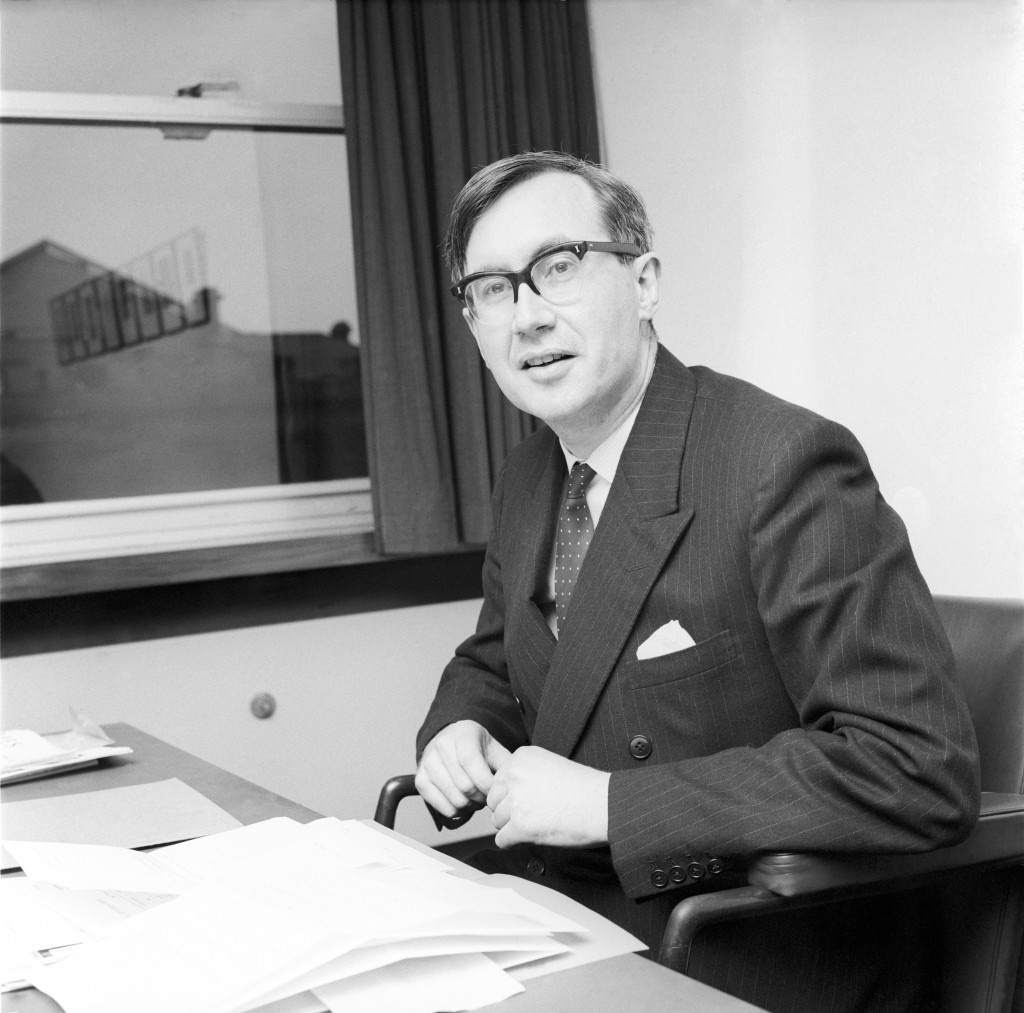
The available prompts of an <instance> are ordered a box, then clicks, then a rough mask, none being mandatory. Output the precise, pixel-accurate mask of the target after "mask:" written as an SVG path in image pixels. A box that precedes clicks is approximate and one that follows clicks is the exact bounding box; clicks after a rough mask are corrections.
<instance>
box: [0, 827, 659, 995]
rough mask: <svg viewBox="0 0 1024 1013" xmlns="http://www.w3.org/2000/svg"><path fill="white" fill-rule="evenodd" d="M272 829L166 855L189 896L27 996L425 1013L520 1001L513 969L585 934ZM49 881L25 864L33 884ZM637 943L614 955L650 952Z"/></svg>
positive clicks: (347, 842)
mask: <svg viewBox="0 0 1024 1013" xmlns="http://www.w3.org/2000/svg"><path fill="white" fill-rule="evenodd" d="M267 824H272V825H273V826H270V827H268V826H267V825H265V824H256V825H255V827H246V828H241V829H239V830H235V831H229V832H227V833H225V834H220V835H217V838H205V839H204V840H203V841H201V842H200V841H194V842H189V844H188V845H176V846H174V847H171V848H166V849H163V851H162V852H158V853H156V854H157V855H160V854H163V855H168V854H169V855H170V859H169V861H168V863H167V866H168V869H172V870H173V874H174V875H176V876H178V877H179V878H180V881H181V882H182V883H184V881H185V880H187V879H189V878H190V877H191V881H192V882H191V885H187V886H185V888H184V890H183V892H182V893H181V894H180V895H178V896H176V897H174V898H173V899H171V900H168V901H167V902H166V903H163V904H161V905H160V906H158V907H153V908H151V909H149V910H146V911H143V912H141V913H140V914H138V915H136V916H134V917H132V918H130V919H127V920H124V921H121V922H120V923H118V924H114V925H111V926H109V927H108V928H107V929H106V930H105V931H104V932H103V933H102V934H101V935H100V936H99V937H94V938H87V939H86V940H85V941H84V942H83V943H82V944H81V945H79V946H77V947H74V948H72V949H71V950H69V952H68V955H67V956H66V957H64V958H63V959H62V960H60V961H59V962H57V963H54V964H52V965H49V966H45V967H37V968H34V969H33V970H32V971H31V972H30V973H29V975H28V978H29V980H30V981H31V982H32V983H33V984H35V985H36V986H37V987H38V988H39V989H40V990H41V991H44V992H46V993H47V994H49V995H50V996H52V997H53V998H54V999H55V1000H56V1001H57V1002H59V1003H60V1004H61V1005H62V1006H63V1007H64V1009H65V1010H66V1013H100V1011H102V1013H119V1011H124V1013H128V1011H132V1013H134V1011H137V1010H139V1009H146V1010H147V1011H149V1013H164V1011H167V1013H172V1011H174V1013H178V1011H180V1010H181V1009H188V1010H190V1011H193V1013H201V1011H204V1010H208V1011H210V1013H242V1011H245V1010H250V1009H255V1008H258V1007H260V1006H263V1005H265V1004H270V1006H269V1007H268V1009H274V1010H278V1009H280V1010H290V1009H305V1008H309V1005H310V1003H311V1002H313V1001H314V1000H315V999H318V1000H319V1001H320V1002H322V1003H323V1004H324V1005H327V1006H328V1007H329V1008H330V1009H335V1008H344V1009H346V1010H349V1009H357V1010H358V1009H375V1010H377V1009H388V1010H389V1011H390V1010H392V1009H395V1010H409V1011H410V1013H420V1011H423V1013H427V1011H430V1010H436V1009H439V1008H442V1009H469V1008H473V1007H474V1006H476V1005H480V1004H483V1003H491V1002H497V1001H499V1000H500V999H503V998H506V997H507V996H509V995H512V994H514V993H515V992H518V991H521V990H522V989H523V987H524V986H523V985H522V984H521V983H520V982H519V981H517V980H516V979H515V978H514V977H513V976H512V975H511V974H509V972H508V970H506V969H507V968H510V967H515V966H516V965H517V964H522V963H523V962H525V961H529V960H536V959H541V958H544V959H547V958H550V957H552V956H557V955H558V954H561V953H564V952H565V951H566V950H567V949H569V948H571V946H572V945H573V944H574V942H575V941H578V940H579V939H580V938H581V937H582V936H584V935H586V934H587V929H585V928H584V927H583V926H581V925H580V923H579V922H578V921H576V920H574V919H573V918H571V917H569V916H567V915H566V914H565V913H562V912H558V911H552V910H551V909H549V908H548V907H547V906H545V905H544V904H543V903H538V902H537V900H535V899H531V898H528V897H525V896H523V895H522V894H521V893H519V892H517V891H516V890H514V889H510V888H509V887H507V886H505V885H497V886H491V885H489V884H488V882H487V881H488V879H489V877H480V878H479V879H478V880H473V879H468V878H464V877H463V876H460V875H455V874H453V872H452V871H451V869H450V866H449V865H448V864H447V863H442V862H440V861H438V860H436V859H433V858H431V857H430V856H429V855H424V854H422V853H421V852H420V851H418V850H416V849H414V848H411V847H407V846H405V845H403V844H402V843H401V841H400V839H399V838H398V835H393V836H392V839H390V840H386V841H384V840H381V837H380V833H379V830H377V829H374V830H370V829H369V828H368V827H366V826H365V825H363V824H361V823H357V822H353V821H348V822H342V821H339V820H333V819H328V820H318V821H315V822H314V823H310V824H306V825H304V826H303V825H300V824H294V823H293V821H289V820H282V821H280V823H279V822H278V821H267ZM288 824H292V825H291V826H288ZM218 838H219V840H218ZM214 841H217V846H216V847H215V846H213V845H212V842H214ZM250 845H251V847H250ZM14 847H16V848H17V847H19V846H18V845H17V844H15V845H14ZM204 850H205V851H206V853H207V855H208V857H209V861H210V863H211V864H209V865H206V864H205V862H204V859H203V855H202V852H203V851H204ZM174 852H178V854H177V855H174V854H173V853H174ZM229 855H230V856H231V857H230V859H229V858H228V857H227V856H229ZM49 857H50V858H51V859H52V857H53V856H52V855H51V856H49ZM146 857H156V855H151V856H146ZM46 868H47V866H46V865H45V864H41V865H39V866H36V865H35V862H34V859H32V860H31V861H30V860H28V859H26V872H27V873H28V874H29V875H32V870H33V869H37V870H44V871H45V869H46ZM51 868H52V865H51ZM211 869H216V874H215V875H210V870H211ZM627 938H629V940H630V944H629V945H627V946H626V947H625V948H624V949H621V950H619V951H618V952H628V951H629V950H635V949H639V948H641V946H640V944H639V943H638V942H637V941H636V940H634V939H632V937H627ZM339 1003H340V1004H341V1005H340V1006H339V1005H337V1004H339Z"/></svg>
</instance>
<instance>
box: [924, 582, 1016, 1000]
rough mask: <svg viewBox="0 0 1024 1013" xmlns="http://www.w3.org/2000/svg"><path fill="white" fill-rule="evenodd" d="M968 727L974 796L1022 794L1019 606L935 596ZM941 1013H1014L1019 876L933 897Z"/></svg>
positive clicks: (955, 885) (993, 875) (971, 882)
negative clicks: (975, 768) (974, 755)
mask: <svg viewBox="0 0 1024 1013" xmlns="http://www.w3.org/2000/svg"><path fill="white" fill-rule="evenodd" d="M935 605H936V607H937V608H938V611H939V617H940V618H941V620H942V623H943V626H944V627H945V629H946V634H947V635H948V636H949V640H950V643H951V645H952V647H953V655H954V657H955V658H956V668H957V677H958V679H959V682H960V685H961V686H962V687H963V690H964V694H965V695H966V697H967V704H968V706H969V707H970V710H971V717H972V718H973V719H974V728H975V731H976V733H977V736H978V748H979V751H980V753H981V787H982V790H983V791H995V792H1013V793H1016V794H1024V602H1019V601H999V600H992V599H983V598H949V597H936V599H935ZM942 897H943V904H942V906H943V913H942V918H941V921H942V922H943V923H944V931H943V937H944V954H943V958H942V961H941V965H942V977H943V1004H942V1010H943V1011H947V1010H948V1011H950V1013H958V1011H960V1010H971V1011H972V1013H973V1011H979V1013H980V1011H991V1013H996V1011H999V1013H1004V1011H1012V1013H1024V956H1022V945H1024V943H1022V940H1024V868H1021V867H1012V868H1008V869H1001V870H996V871H994V872H989V873H987V874H975V875H971V876H964V877H960V878H959V879H957V880H956V881H954V882H952V883H950V884H949V885H947V886H946V887H944V888H943V891H942Z"/></svg>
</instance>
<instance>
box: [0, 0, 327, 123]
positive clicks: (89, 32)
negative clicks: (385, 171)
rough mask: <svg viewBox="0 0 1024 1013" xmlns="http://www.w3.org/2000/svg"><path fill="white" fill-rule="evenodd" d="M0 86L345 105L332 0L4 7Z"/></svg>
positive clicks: (12, 3) (149, 0) (62, 1)
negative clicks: (208, 84)
mask: <svg viewBox="0 0 1024 1013" xmlns="http://www.w3.org/2000/svg"><path fill="white" fill-rule="evenodd" d="M0 12H2V16H3V34H2V36H0V80H2V82H3V87H4V88H9V89H14V90H19V91H52V92H87V93H88V92H92V93H96V94H114V93H120V94H124V95H161V96H172V95H174V94H176V92H177V90H178V89H179V88H181V87H187V86H191V85H194V84H197V83H198V82H200V81H234V82H237V84H238V85H239V91H238V92H237V93H235V94H236V96H237V97H238V98H241V99H245V100H246V101H250V102H306V103H313V104H328V105H331V104H339V103H340V102H341V73H340V70H339V64H338V46H337V42H336V40H337V14H336V11H335V6H334V0H74V2H73V3H72V2H68V0H32V2H31V3H25V2H24V0H3V3H2V4H0Z"/></svg>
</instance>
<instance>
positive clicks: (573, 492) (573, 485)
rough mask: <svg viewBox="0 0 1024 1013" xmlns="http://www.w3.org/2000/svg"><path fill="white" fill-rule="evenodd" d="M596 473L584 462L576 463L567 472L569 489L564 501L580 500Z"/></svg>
mask: <svg viewBox="0 0 1024 1013" xmlns="http://www.w3.org/2000/svg"><path fill="white" fill-rule="evenodd" d="M595 474H596V472H595V471H594V469H593V468H591V467H590V465H589V464H587V463H586V462H584V461H577V462H576V463H575V464H574V465H573V466H572V471H570V472H569V489H568V491H567V492H566V494H565V496H566V499H582V498H583V495H584V493H585V492H586V491H587V486H588V485H590V480H591V479H592V478H593V477H594V475H595Z"/></svg>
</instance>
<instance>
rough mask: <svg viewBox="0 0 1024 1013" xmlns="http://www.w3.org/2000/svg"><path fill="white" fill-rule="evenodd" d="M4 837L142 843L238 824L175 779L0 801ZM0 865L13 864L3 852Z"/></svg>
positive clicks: (136, 845) (125, 844)
mask: <svg viewBox="0 0 1024 1013" xmlns="http://www.w3.org/2000/svg"><path fill="white" fill-rule="evenodd" d="M0 824H2V826H3V829H4V838H5V839H6V840H12V841H47V842H53V841H59V842H63V843H68V844H108V845H117V846H119V847H125V848H142V847H147V846H149V845H154V844H169V843H171V842H172V841H182V840H185V839H186V838H190V837H200V836H202V835H204V834H215V833H218V832H219V831H222V830H229V829H231V828H233V827H238V826H240V825H241V824H240V823H239V821H238V820H236V819H235V818H234V816H231V815H230V814H229V813H227V812H225V811H224V810H223V809H222V808H221V807H220V806H218V805H215V804H214V803H213V802H211V801H210V800H209V799H208V798H206V796H204V795H201V794H200V793H199V792H198V791H196V790H195V789H194V788H190V787H189V786H188V785H187V784H185V783H184V782H183V781H180V780H179V779H178V778H176V777H173V778H168V779H167V780H164V781H154V782H152V783H150V784H133V785H126V786H123V787H119V788H106V789H103V790H101V791H86V792H81V793H79V794H77V795H59V796H57V797H55V798H34V799H23V800H21V801H18V802H4V803H3V804H2V806H0ZM3 867H4V869H5V870H6V869H11V868H17V863H16V862H15V860H14V859H13V857H11V856H10V855H8V854H7V853H6V849H5V853H4V857H3Z"/></svg>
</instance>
